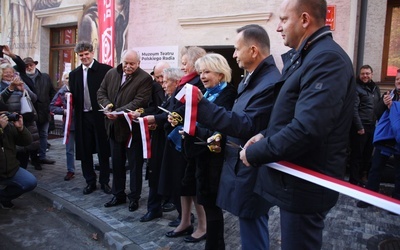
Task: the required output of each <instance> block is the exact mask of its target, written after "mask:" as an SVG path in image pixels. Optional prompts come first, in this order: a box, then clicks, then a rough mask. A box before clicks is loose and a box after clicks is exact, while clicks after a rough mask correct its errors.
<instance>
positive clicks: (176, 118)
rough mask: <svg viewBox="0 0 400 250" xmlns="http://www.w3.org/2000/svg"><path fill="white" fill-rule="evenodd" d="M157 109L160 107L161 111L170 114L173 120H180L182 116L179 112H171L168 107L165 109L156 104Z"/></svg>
mask: <svg viewBox="0 0 400 250" xmlns="http://www.w3.org/2000/svg"><path fill="white" fill-rule="evenodd" d="M158 108H159V109H161V110H162V111H164V112H166V113H168V114H169V115H170V116H172V117H173V118H174V120H175V121H177V122H182V121H183V118H182V116H181V115H180V114H178V113H176V112H171V111H169V110H168V109H165V108H163V107H160V106H158Z"/></svg>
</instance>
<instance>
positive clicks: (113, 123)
mask: <svg viewBox="0 0 400 250" xmlns="http://www.w3.org/2000/svg"><path fill="white" fill-rule="evenodd" d="M122 74H123V71H122V64H120V65H118V67H117V68H114V69H111V70H109V71H108V72H107V74H106V76H105V77H104V80H103V82H102V83H101V85H100V88H99V90H98V91H97V101H98V103H99V104H101V105H102V106H103V107H105V106H107V105H108V104H110V103H112V104H113V105H114V107H113V111H114V110H115V111H127V110H128V109H129V110H136V109H138V108H145V107H147V105H148V103H149V100H150V98H151V90H152V81H153V80H152V78H151V76H150V75H149V74H148V73H146V72H145V71H144V70H142V69H141V68H137V69H136V70H135V72H133V74H132V76H131V77H130V79H127V80H126V81H125V83H124V84H123V85H122V86H121V80H122ZM105 123H106V124H105V125H106V130H107V135H108V136H109V137H110V136H111V135H113V136H114V139H115V140H116V141H117V142H127V141H128V139H129V137H130V134H131V133H130V130H129V125H128V123H127V122H126V120H125V117H124V116H120V117H118V118H117V119H116V120H109V119H107V120H106V122H105Z"/></svg>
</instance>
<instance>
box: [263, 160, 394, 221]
mask: <svg viewBox="0 0 400 250" xmlns="http://www.w3.org/2000/svg"><path fill="white" fill-rule="evenodd" d="M267 165H268V166H269V167H270V168H273V169H276V170H279V171H281V172H284V173H287V174H290V175H293V176H296V177H298V178H301V179H303V180H306V181H309V182H312V183H315V184H318V185H320V186H323V187H325V188H329V189H331V190H334V191H337V192H339V193H342V194H345V195H348V196H350V197H353V198H355V199H358V200H362V201H364V202H366V203H369V204H371V205H374V206H376V207H380V208H383V209H385V210H388V211H390V212H393V213H396V214H399V215H400V200H396V199H394V198H391V197H389V196H386V195H383V194H380V193H377V192H374V191H371V190H368V189H365V188H362V187H359V186H356V185H353V184H350V183H348V182H346V181H342V180H338V179H336V178H333V177H330V176H327V175H324V174H321V173H318V172H316V171H313V170H310V169H307V168H304V167H301V166H298V165H296V164H293V163H290V162H285V161H280V162H274V163H269V164H267Z"/></svg>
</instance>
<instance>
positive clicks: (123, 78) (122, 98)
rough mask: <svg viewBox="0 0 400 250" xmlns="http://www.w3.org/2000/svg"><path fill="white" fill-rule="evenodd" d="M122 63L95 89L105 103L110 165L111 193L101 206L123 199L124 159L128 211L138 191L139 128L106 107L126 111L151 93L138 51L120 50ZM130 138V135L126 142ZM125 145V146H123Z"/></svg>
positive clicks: (135, 202)
mask: <svg viewBox="0 0 400 250" xmlns="http://www.w3.org/2000/svg"><path fill="white" fill-rule="evenodd" d="M121 61H122V63H121V64H120V65H118V66H117V68H114V69H111V70H110V71H109V72H108V73H107V74H106V76H105V77H104V80H103V82H102V83H101V85H100V88H99V90H98V92H97V100H98V102H99V104H100V105H102V106H103V107H105V111H104V113H105V115H106V116H107V118H108V119H107V120H106V130H107V135H108V137H109V139H110V144H111V157H112V166H113V184H112V194H113V195H114V197H113V198H112V199H111V200H110V201H109V202H107V203H105V204H104V206H105V207H113V206H117V205H119V204H123V203H126V196H127V195H126V194H125V182H126V169H125V162H126V159H128V164H129V170H130V191H131V193H130V194H128V198H129V200H130V202H129V211H131V212H132V211H135V210H137V209H138V208H139V199H140V196H141V192H142V168H143V151H142V143H141V136H140V128H139V125H138V124H136V123H133V124H132V132H131V131H130V129H129V124H128V122H127V121H126V119H125V117H124V116H123V115H118V114H115V113H112V112H110V111H116V112H120V111H123V112H127V111H130V110H138V109H139V108H143V107H147V104H148V102H149V100H150V97H151V90H152V81H153V80H152V78H151V76H150V75H149V74H147V73H146V72H145V71H144V70H142V69H141V68H140V67H139V66H140V55H139V53H138V52H136V51H134V50H127V51H124V52H123V54H122V58H121ZM130 139H132V142H131V145H130V146H129V142H130ZM127 145H128V147H127Z"/></svg>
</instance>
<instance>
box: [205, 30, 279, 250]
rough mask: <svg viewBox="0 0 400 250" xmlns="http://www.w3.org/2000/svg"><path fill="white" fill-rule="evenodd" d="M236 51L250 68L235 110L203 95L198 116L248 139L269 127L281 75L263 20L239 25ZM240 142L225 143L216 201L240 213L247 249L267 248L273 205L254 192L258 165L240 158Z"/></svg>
mask: <svg viewBox="0 0 400 250" xmlns="http://www.w3.org/2000/svg"><path fill="white" fill-rule="evenodd" d="M237 32H238V34H237V36H236V41H235V52H234V54H233V57H234V58H236V61H237V63H238V64H239V67H240V68H242V69H244V70H246V71H247V75H246V77H245V78H244V79H243V80H242V82H240V84H239V87H238V95H237V98H236V100H235V103H234V104H233V107H232V111H227V110H225V109H224V108H223V107H219V106H217V105H215V104H214V103H211V102H209V101H207V99H206V98H202V99H201V100H200V102H199V104H198V115H197V121H198V122H199V123H201V124H204V125H206V126H208V127H209V128H210V129H212V130H216V131H220V132H221V133H223V134H226V135H227V141H230V142H234V143H236V144H237V145H244V144H245V143H246V141H247V140H248V139H249V138H250V137H251V136H253V135H255V134H257V133H258V132H260V131H261V130H262V129H265V128H266V127H267V125H268V121H269V116H270V114H271V110H272V104H273V100H274V84H275V82H276V81H278V79H279V78H280V73H279V71H278V68H277V67H276V65H275V61H274V58H273V57H272V56H271V55H270V41H269V36H268V34H267V32H266V31H265V30H264V28H262V27H261V26H259V25H254V24H252V25H246V26H244V27H242V28H240V29H238V30H237ZM239 151H240V148H239V147H237V148H236V147H230V146H226V147H225V159H226V160H225V162H224V166H223V168H222V173H221V181H220V184H219V191H218V197H217V205H218V206H219V207H221V208H222V209H224V210H227V211H228V212H230V213H232V214H234V215H236V216H238V217H239V224H240V238H241V242H242V249H245V250H246V249H268V247H269V239H268V209H269V208H270V206H271V205H270V203H269V202H267V201H266V200H264V199H262V198H261V196H258V195H256V194H255V193H254V192H253V188H254V184H255V181H256V177H257V172H258V170H257V169H250V168H247V167H246V166H245V165H244V164H243V163H242V162H241V161H240V159H239Z"/></svg>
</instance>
